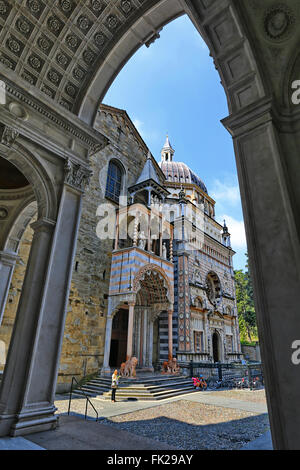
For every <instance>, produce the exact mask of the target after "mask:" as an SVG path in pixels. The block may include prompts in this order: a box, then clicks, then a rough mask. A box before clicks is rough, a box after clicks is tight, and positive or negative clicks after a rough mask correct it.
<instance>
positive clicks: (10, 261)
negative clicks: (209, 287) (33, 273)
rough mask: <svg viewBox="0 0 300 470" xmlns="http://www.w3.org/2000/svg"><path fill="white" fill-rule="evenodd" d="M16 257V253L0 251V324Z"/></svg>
mask: <svg viewBox="0 0 300 470" xmlns="http://www.w3.org/2000/svg"><path fill="white" fill-rule="evenodd" d="M17 259H18V255H17V254H16V253H10V252H6V251H0V326H1V322H2V318H3V314H4V310H5V305H6V300H7V296H8V292H9V287H10V282H11V278H12V275H13V272H14V268H15V265H16V261H17Z"/></svg>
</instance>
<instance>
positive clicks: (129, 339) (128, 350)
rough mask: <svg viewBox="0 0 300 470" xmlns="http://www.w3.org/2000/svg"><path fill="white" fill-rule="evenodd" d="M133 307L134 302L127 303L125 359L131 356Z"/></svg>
mask: <svg viewBox="0 0 300 470" xmlns="http://www.w3.org/2000/svg"><path fill="white" fill-rule="evenodd" d="M134 307H135V303H133V302H131V303H129V313H128V332H127V354H126V360H127V361H128V359H130V358H131V357H132V340H133V321H134Z"/></svg>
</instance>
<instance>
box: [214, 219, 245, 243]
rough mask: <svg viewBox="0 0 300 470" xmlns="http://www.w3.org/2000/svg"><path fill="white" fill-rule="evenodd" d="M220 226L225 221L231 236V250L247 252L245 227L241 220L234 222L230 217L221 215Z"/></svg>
mask: <svg viewBox="0 0 300 470" xmlns="http://www.w3.org/2000/svg"><path fill="white" fill-rule="evenodd" d="M220 220H221V222H220V223H222V225H223V221H224V220H225V221H226V225H227V227H228V230H229V233H230V235H231V246H232V249H233V250H247V242H246V233H245V225H244V222H243V220H236V219H234V218H233V217H231V216H230V215H226V214H225V215H223V216H222V219H221V218H220Z"/></svg>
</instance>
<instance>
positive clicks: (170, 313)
mask: <svg viewBox="0 0 300 470" xmlns="http://www.w3.org/2000/svg"><path fill="white" fill-rule="evenodd" d="M172 320H173V309H170V310H168V340H169V341H168V343H169V344H168V346H169V354H168V358H169V361H170V360H172V359H173V322H172Z"/></svg>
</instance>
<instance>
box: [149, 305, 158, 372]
mask: <svg viewBox="0 0 300 470" xmlns="http://www.w3.org/2000/svg"><path fill="white" fill-rule="evenodd" d="M148 354H149V356H148V364H149V367H152V365H153V364H152V361H153V321H152V319H151V315H150V313H149V348H148ZM158 359H159V358H158Z"/></svg>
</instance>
